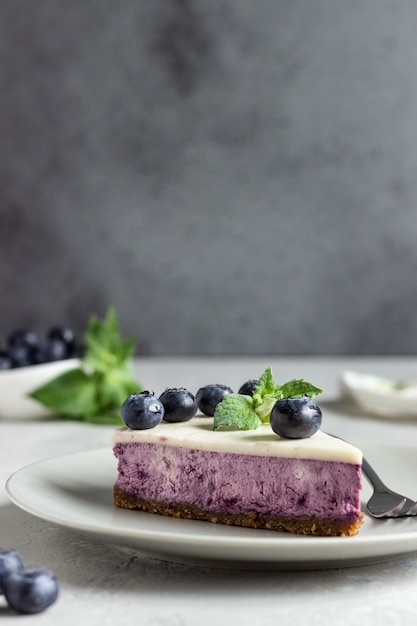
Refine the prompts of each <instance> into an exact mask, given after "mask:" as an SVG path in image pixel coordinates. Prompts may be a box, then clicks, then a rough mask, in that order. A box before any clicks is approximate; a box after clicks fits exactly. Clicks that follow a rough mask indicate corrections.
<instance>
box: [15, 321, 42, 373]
mask: <svg viewBox="0 0 417 626" xmlns="http://www.w3.org/2000/svg"><path fill="white" fill-rule="evenodd" d="M7 345H8V353H9V356H10V358H11V359H12V362H13V367H26V366H28V365H31V364H32V358H33V355H34V353H35V351H36V350H37V349H38V347H39V339H38V336H37V335H36V334H35V333H34V332H32V331H31V330H25V329H19V330H15V331H14V332H12V333H11V334H10V335H9V337H8V340H7Z"/></svg>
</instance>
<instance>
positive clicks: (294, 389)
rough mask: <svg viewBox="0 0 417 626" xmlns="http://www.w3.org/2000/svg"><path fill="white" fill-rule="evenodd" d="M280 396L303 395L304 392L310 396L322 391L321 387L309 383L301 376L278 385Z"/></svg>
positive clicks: (312, 396)
mask: <svg viewBox="0 0 417 626" xmlns="http://www.w3.org/2000/svg"><path fill="white" fill-rule="evenodd" d="M279 392H280V394H281V395H280V396H279V397H280V398H289V397H290V396H292V397H296V396H303V395H304V394H305V395H307V396H309V397H310V398H314V396H317V395H319V394H320V393H323V390H322V389H319V388H318V387H315V386H314V385H312V384H311V383H308V382H306V381H305V380H303V379H302V378H294V379H293V380H289V381H288V382H287V383H284V384H283V385H280V387H279Z"/></svg>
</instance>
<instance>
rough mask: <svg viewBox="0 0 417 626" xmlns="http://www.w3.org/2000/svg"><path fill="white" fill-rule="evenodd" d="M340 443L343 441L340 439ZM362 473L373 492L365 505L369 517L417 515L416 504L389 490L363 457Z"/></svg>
mask: <svg viewBox="0 0 417 626" xmlns="http://www.w3.org/2000/svg"><path fill="white" fill-rule="evenodd" d="M332 437H336V439H342V438H341V437H337V435H332ZM342 441H344V440H343V439H342ZM362 473H363V475H364V476H365V478H366V479H367V480H368V482H369V484H370V485H371V487H372V488H373V490H374V492H373V494H372V496H371V497H370V498H369V500H368V502H367V504H366V510H367V511H368V513H369V515H371V516H372V517H376V518H378V519H381V518H383V517H412V516H415V515H417V502H416V501H415V500H411V498H407V497H406V496H403V495H402V494H400V493H396V492H395V491H393V490H392V489H389V488H388V487H387V486H386V485H385V484H384V483H383V482H382V480H381V479H380V477H379V476H378V474H377V473H376V471H375V470H374V468H373V467H372V466H371V465H370V463H369V462H368V461H367V460H366V459H365V457H362Z"/></svg>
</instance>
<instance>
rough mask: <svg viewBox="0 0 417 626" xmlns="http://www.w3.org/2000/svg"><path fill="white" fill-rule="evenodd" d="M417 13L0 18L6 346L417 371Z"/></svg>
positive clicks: (372, 7)
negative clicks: (19, 333) (67, 340)
mask: <svg viewBox="0 0 417 626" xmlns="http://www.w3.org/2000/svg"><path fill="white" fill-rule="evenodd" d="M416 25H417V5H416V3H415V1H414V0H399V1H398V0H396V1H394V0H360V1H359V0H350V1H349V2H342V3H341V2H334V1H333V0H257V2H252V1H249V0H214V1H213V0H199V1H198V2H197V1H191V0H152V1H151V2H150V1H149V0H137V1H133V0H132V1H121V2H114V1H113V0H92V1H88V0H72V1H71V2H66V1H64V0H37V1H36V2H28V1H27V0H26V1H23V0H2V2H1V3H0V55H1V63H0V98H1V109H0V115H1V117H0V215H1V226H0V259H1V266H0V293H1V316H0V336H3V337H4V336H5V334H7V333H8V331H9V330H11V329H12V328H15V327H16V326H30V327H32V328H35V329H36V330H38V331H40V332H43V331H44V330H45V329H46V328H47V327H48V325H50V324H52V323H54V322H58V321H60V322H66V323H70V324H71V325H73V326H74V327H75V328H76V330H78V331H79V330H80V329H82V328H83V327H84V326H85V323H86V321H87V319H88V317H89V314H90V313H91V312H95V313H98V314H99V315H101V314H103V313H104V311H105V309H106V307H107V305H108V304H110V303H112V304H114V305H116V307H117V310H118V312H119V315H120V319H121V322H122V325H123V329H124V332H125V333H126V334H131V333H133V334H135V335H136V336H137V339H138V351H139V352H141V353H142V354H249V353H252V354H256V353H257V354H261V353H274V354H341V353H350V354H353V353H362V354H365V353H368V354H369V353H374V354H375V353H382V354H383V353H385V354H390V353H391V354H392V353H409V354H415V353H416V352H417V288H416V265H417V242H416V230H417V213H416V211H417V123H416V114H417V37H416Z"/></svg>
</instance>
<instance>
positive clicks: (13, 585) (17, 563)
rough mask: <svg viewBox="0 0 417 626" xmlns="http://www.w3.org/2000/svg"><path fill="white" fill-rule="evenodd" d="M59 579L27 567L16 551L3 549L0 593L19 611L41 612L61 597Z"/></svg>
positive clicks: (0, 555)
mask: <svg viewBox="0 0 417 626" xmlns="http://www.w3.org/2000/svg"><path fill="white" fill-rule="evenodd" d="M58 592H59V586H58V581H57V579H56V577H55V576H54V574H52V572H50V571H48V570H46V569H43V568H40V567H37V568H26V567H25V566H24V565H23V561H22V559H21V556H20V554H19V553H18V552H17V551H16V550H0V595H1V594H4V596H5V598H6V600H7V603H8V604H9V606H10V607H11V608H12V609H14V610H15V611H17V612H18V613H27V614H30V613H32V614H33V613H40V612H41V611H44V610H45V609H47V608H48V606H51V604H53V603H54V602H55V600H56V599H57V597H58Z"/></svg>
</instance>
